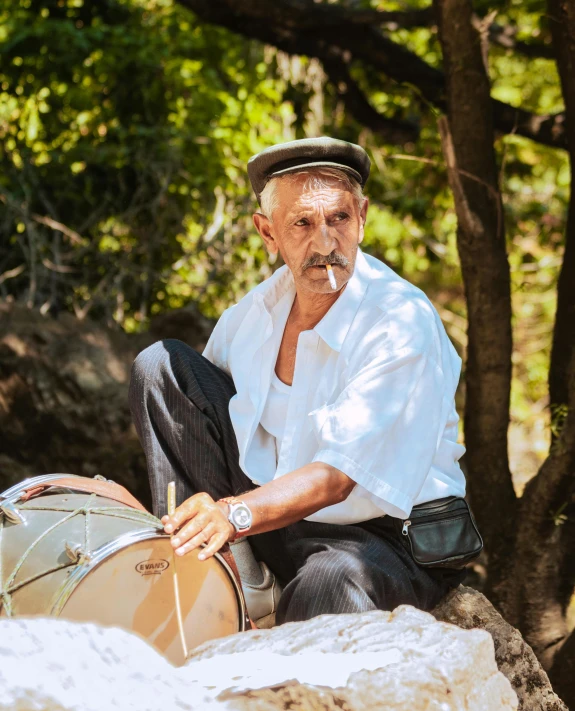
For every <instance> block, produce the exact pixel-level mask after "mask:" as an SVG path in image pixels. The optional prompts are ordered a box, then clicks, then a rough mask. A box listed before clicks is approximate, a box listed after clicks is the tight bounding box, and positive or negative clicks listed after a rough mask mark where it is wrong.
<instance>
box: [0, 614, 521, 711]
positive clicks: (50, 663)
mask: <svg viewBox="0 0 575 711" xmlns="http://www.w3.org/2000/svg"><path fill="white" fill-rule="evenodd" d="M214 665H217V667H216V668H215V667H214ZM298 679H300V680H301V681H303V682H306V684H302V683H299V682H298V681H297V680H298ZM294 680H295V681H294ZM310 683H311V684H314V685H322V687H323V688H321V689H320V688H317V686H310V685H309V684H310ZM278 685H279V688H278ZM265 686H273V687H276V688H274V689H266V688H263V689H262V688H260V687H265ZM327 686H335V687H336V688H335V689H328V688H326V687H327ZM253 688H255V689H256V690H254V691H246V689H253ZM336 703H337V705H339V706H340V707H341V706H342V705H344V706H345V707H347V708H349V709H351V710H352V711H367V710H368V709H369V710H370V711H374V710H377V709H381V710H382V711H383V709H385V710H386V711H399V710H400V709H401V711H405V710H406V709H409V711H487V710H488V711H512V710H513V709H516V708H517V698H516V696H515V693H514V692H513V690H512V688H511V685H510V684H509V682H508V681H507V679H506V678H505V677H504V676H503V675H502V674H500V673H499V672H498V670H497V666H496V664H495V659H494V651H493V642H492V639H491V636H490V635H489V634H488V633H487V632H484V631H481V630H462V629H460V628H458V627H455V626H453V625H450V624H447V623H442V622H437V621H436V620H435V619H434V618H433V617H432V616H431V615H429V614H427V613H424V612H421V611H419V610H415V609H414V608H411V607H408V606H402V607H400V608H398V609H397V610H395V611H394V612H393V613H388V612H369V613H364V614H361V615H324V616H322V617H318V618H315V619H313V620H310V621H308V622H303V623H291V624H287V625H283V626H281V627H275V628H273V629H271V630H258V631H254V632H247V633H241V634H238V635H233V636H231V637H227V638H225V639H222V640H215V641H213V642H208V643H207V644H205V645H203V646H202V647H200V648H198V649H197V650H194V653H193V657H192V659H190V661H189V662H188V663H187V665H186V666H185V667H182V668H179V669H176V668H174V667H172V666H171V664H170V663H169V662H168V661H166V660H165V659H164V658H163V657H161V656H160V655H159V654H158V653H157V652H156V651H155V650H154V649H152V647H150V646H149V645H148V644H147V643H146V642H145V641H143V640H142V639H140V638H138V637H136V636H135V635H132V634H130V633H128V632H125V631H123V630H119V629H115V628H104V627H99V626H97V625H93V624H81V623H74V622H67V621H65V620H61V619H42V618H30V619H17V620H9V619H2V620H1V621H0V711H96V710H97V711H101V710H103V709H106V710H107V711H108V710H109V711H120V710H121V711H131V710H132V709H134V710H136V709H137V710H138V711H160V709H162V711H164V710H167V709H170V711H171V710H172V709H174V710H176V709H181V710H184V711H185V710H186V709H196V710H197V709H206V710H207V709H210V710H211V711H216V710H218V711H223V709H224V708H225V709H230V711H232V710H233V711H239V710H243V709H250V711H260V710H261V711H268V710H269V711H272V710H274V709H283V708H284V707H285V706H287V705H289V706H290V707H291V708H293V709H294V710H295V709H298V708H304V707H306V708H314V709H330V708H335V707H336Z"/></svg>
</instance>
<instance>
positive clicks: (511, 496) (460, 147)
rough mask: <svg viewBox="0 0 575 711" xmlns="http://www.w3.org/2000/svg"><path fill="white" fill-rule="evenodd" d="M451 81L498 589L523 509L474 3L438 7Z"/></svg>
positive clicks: (452, 148) (472, 376) (451, 151)
mask: <svg viewBox="0 0 575 711" xmlns="http://www.w3.org/2000/svg"><path fill="white" fill-rule="evenodd" d="M435 8H436V12H437V15H438V18H439V35H440V41H441V46H442V50H443V62H444V68H445V78H446V82H445V83H446V94H447V107H448V108H447V120H445V119H442V120H441V121H440V125H439V127H440V132H441V136H442V145H443V150H444V155H445V160H446V163H447V169H448V177H449V182H450V186H451V189H452V191H453V195H454V198H455V210H456V213H457V219H458V229H457V245H458V251H459V257H460V260H461V269H462V274H463V281H464V286H465V294H466V300H467V311H468V335H469V341H468V352H467V353H468V355H467V365H466V371H465V373H466V375H465V383H466V398H465V415H464V423H465V443H466V447H467V455H466V457H467V466H468V470H469V474H468V486H469V491H470V495H471V500H472V501H473V507H474V512H475V514H476V516H477V519H478V523H479V527H480V529H481V531H482V534H483V536H484V539H485V543H486V549H487V551H488V554H489V581H490V584H491V586H492V587H493V586H494V584H496V583H497V581H498V580H499V578H500V575H501V572H502V568H503V567H504V566H505V564H506V560H507V559H508V556H509V547H510V543H511V540H512V532H513V526H514V512H515V508H516V500H515V493H514V491H513V485H512V480H511V474H510V471H509V463H508V461H509V460H508V452H507V428H508V424H509V396H510V388H511V351H512V338H511V291H510V276H509V264H508V261H507V253H506V247H505V234H504V224H503V208H502V204H501V195H500V193H499V186H498V175H497V167H496V161H495V151H494V148H493V140H494V136H493V111H492V103H491V98H490V86H489V79H488V77H487V72H486V69H485V67H484V65H483V59H482V52H481V39H480V36H479V34H478V32H477V31H476V30H475V28H474V27H473V24H472V5H471V2H469V0H436V3H435Z"/></svg>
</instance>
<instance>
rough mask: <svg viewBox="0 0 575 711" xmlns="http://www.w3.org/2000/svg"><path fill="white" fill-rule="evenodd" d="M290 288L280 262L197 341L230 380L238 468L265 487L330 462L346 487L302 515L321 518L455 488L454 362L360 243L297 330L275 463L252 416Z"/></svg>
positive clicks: (427, 313) (372, 514)
mask: <svg viewBox="0 0 575 711" xmlns="http://www.w3.org/2000/svg"><path fill="white" fill-rule="evenodd" d="M294 297H295V285H294V280H293V277H292V275H291V272H290V271H289V269H288V267H287V266H283V267H281V268H280V269H279V270H278V271H276V272H275V274H274V275H273V276H272V277H270V278H269V279H267V280H266V281H264V282H263V283H262V284H260V285H259V286H257V287H256V288H255V289H252V291H250V292H249V293H248V294H247V295H246V296H245V297H244V298H243V299H241V300H240V301H239V302H238V303H237V304H236V305H234V306H232V307H230V308H229V309H227V310H226V311H225V312H224V314H223V315H222V317H221V318H220V319H219V321H218V323H217V324H216V327H215V329H214V331H213V333H212V335H211V337H210V340H209V341H208V344H207V345H206V348H205V350H204V356H205V357H206V358H208V359H209V360H210V361H212V362H213V363H215V364H216V365H218V366H219V367H220V368H222V369H223V370H225V371H226V372H228V373H229V374H230V375H231V376H232V378H233V380H234V384H235V386H236V390H237V394H236V395H235V396H234V397H233V398H232V399H231V400H230V404H229V411H230V418H231V421H232V424H233V427H234V431H235V434H236V438H237V442H238V449H239V463H240V466H241V468H242V470H243V471H244V472H245V473H246V475H247V476H248V477H249V478H250V479H251V480H252V481H253V482H254V483H256V484H265V483H266V482H269V481H271V480H273V479H276V478H278V477H281V476H283V475H284V474H287V473H288V472H290V471H293V470H295V469H298V468H299V467H302V466H304V465H306V464H309V463H310V462H324V463H326V464H329V465H332V466H334V467H336V468H337V469H339V470H340V471H342V472H344V473H345V474H346V475H347V476H349V477H350V478H351V479H353V481H355V483H356V486H355V487H354V489H353V490H352V492H351V494H350V495H349V496H348V498H347V499H346V500H345V501H343V502H341V503H338V504H334V505H333V506H328V507H326V508H323V509H321V510H319V511H317V512H316V513H314V514H312V515H310V516H308V517H307V519H308V520H313V521H321V522H325V523H358V522H360V521H365V520H368V519H371V518H376V517H378V516H382V515H386V514H388V515H391V516H396V517H399V518H407V517H408V516H409V513H410V511H411V508H412V507H413V506H414V505H415V504H418V503H423V502H426V501H431V500H433V499H437V498H441V497H443V496H450V495H455V496H464V495H465V477H464V475H463V472H462V470H461V467H460V465H459V461H458V460H459V459H460V458H461V456H462V454H463V453H464V452H465V448H464V447H463V445H461V444H459V443H458V442H457V433H458V427H457V425H458V420H459V417H458V415H457V411H456V409H455V391H456V389H457V384H458V381H459V375H460V371H461V359H460V357H459V355H458V354H457V352H456V350H455V348H454V347H453V345H452V343H451V341H450V340H449V338H448V336H447V334H446V332H445V328H444V326H443V324H442V322H441V319H440V318H439V315H438V314H437V311H436V310H435V308H434V307H433V305H432V304H431V302H430V301H429V299H428V298H427V297H426V296H425V294H424V293H423V292H422V291H421V290H420V289H418V288H417V287H415V286H414V285H413V284H410V283H409V282H408V281H406V280H405V279H403V278H401V277H400V276H399V275H397V274H396V273H395V272H394V271H393V270H392V269H390V268H389V267H388V266H387V265H385V264H384V263H383V262H381V261H379V260H377V259H375V258H373V257H370V256H368V255H366V254H364V253H363V252H362V251H361V250H359V251H358V255H357V259H356V264H355V269H354V272H353V275H352V277H351V278H350V280H349V281H348V283H347V285H346V287H345V288H344V289H343V291H342V293H341V295H340V296H339V297H338V299H337V300H336V301H335V302H334V304H333V305H332V307H331V308H330V310H329V311H328V312H327V313H326V315H325V316H324V317H323V318H322V320H321V321H320V322H319V323H318V324H317V325H316V326H315V328H313V329H311V330H309V331H303V332H302V333H301V334H300V336H299V339H298V344H297V351H296V362H295V370H294V377H293V382H292V387H291V394H290V398H289V406H288V411H287V414H286V418H285V428H284V432H283V438H282V443H281V450H280V452H279V456H278V458H277V460H276V446H275V438H274V437H273V436H272V435H271V434H270V433H269V432H267V431H266V429H265V428H264V427H262V425H261V417H262V412H263V409H264V407H265V404H266V400H267V396H268V392H269V388H270V383H271V379H272V375H273V372H274V368H275V363H276V360H277V355H278V351H279V346H280V343H281V339H282V335H283V331H284V328H285V324H286V322H287V318H288V316H289V313H290V310H291V306H292V304H293V300H294Z"/></svg>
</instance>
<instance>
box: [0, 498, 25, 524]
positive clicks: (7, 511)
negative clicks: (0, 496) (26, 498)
mask: <svg viewBox="0 0 575 711" xmlns="http://www.w3.org/2000/svg"><path fill="white" fill-rule="evenodd" d="M0 512H1V513H3V514H4V516H6V518H7V519H8V521H10V523H14V524H17V523H23V524H26V518H25V517H24V515H23V514H22V513H20V511H18V509H17V508H16V507H15V506H14V504H13V503H12V502H11V501H9V500H8V499H6V500H0Z"/></svg>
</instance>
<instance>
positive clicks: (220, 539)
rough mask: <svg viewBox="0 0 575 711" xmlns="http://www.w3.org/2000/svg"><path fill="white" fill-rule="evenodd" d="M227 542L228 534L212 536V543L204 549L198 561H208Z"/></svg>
mask: <svg viewBox="0 0 575 711" xmlns="http://www.w3.org/2000/svg"><path fill="white" fill-rule="evenodd" d="M227 542H228V534H227V533H221V532H220V533H216V534H215V535H214V536H212V538H211V540H210V542H209V543H208V544H207V545H206V546H205V548H202V550H201V552H200V553H199V555H198V559H199V560H207V559H208V558H211V557H212V556H213V555H214V554H215V553H217V552H218V551H219V550H220V548H221V547H222V546H223V545H224V544H225V543H227Z"/></svg>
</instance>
